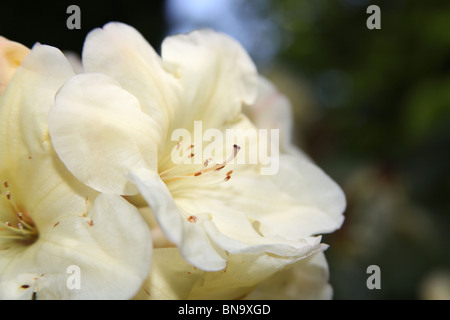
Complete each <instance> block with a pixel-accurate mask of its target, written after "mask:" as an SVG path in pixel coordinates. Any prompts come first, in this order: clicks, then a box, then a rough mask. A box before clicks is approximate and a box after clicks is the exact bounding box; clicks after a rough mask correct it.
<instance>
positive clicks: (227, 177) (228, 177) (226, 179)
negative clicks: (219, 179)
mask: <svg viewBox="0 0 450 320" xmlns="http://www.w3.org/2000/svg"><path fill="white" fill-rule="evenodd" d="M230 179H231V177H230V176H226V177H225V179H223V180H224V181H225V182H227V181H228V180H230Z"/></svg>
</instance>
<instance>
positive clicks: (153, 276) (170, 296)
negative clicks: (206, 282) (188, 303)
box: [134, 248, 205, 300]
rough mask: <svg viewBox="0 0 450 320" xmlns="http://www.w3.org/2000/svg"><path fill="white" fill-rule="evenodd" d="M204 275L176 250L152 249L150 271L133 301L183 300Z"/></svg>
mask: <svg viewBox="0 0 450 320" xmlns="http://www.w3.org/2000/svg"><path fill="white" fill-rule="evenodd" d="M204 273H205V271H202V270H200V269H198V268H196V267H194V266H193V265H191V264H189V263H187V262H186V260H185V259H183V257H182V256H181V254H180V252H179V250H178V249H176V248H158V249H154V250H153V257H152V266H151V271H150V273H149V275H148V277H147V279H146V280H145V281H144V282H143V284H142V287H141V288H140V289H139V291H138V293H137V294H136V296H135V297H134V299H137V300H185V299H187V298H188V296H189V293H190V292H191V290H192V288H193V286H194V285H195V283H196V282H198V281H201V279H202V277H203V276H204Z"/></svg>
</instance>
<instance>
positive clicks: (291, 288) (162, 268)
mask: <svg viewBox="0 0 450 320" xmlns="http://www.w3.org/2000/svg"><path fill="white" fill-rule="evenodd" d="M244 112H245V113H246V114H247V115H248V117H249V118H250V119H251V121H252V122H253V123H255V124H256V125H257V126H258V127H262V128H268V129H269V128H279V129H280V139H281V142H280V149H281V152H283V153H297V154H299V153H301V151H300V150H298V149H297V148H295V146H294V145H293V144H292V142H291V138H292V137H291V127H292V116H291V112H292V111H291V105H290V103H289V101H288V100H287V99H286V97H285V96H284V95H282V94H281V93H280V92H278V90H277V88H276V87H275V86H274V85H273V84H271V83H270V82H269V81H268V80H267V79H265V78H263V77H260V79H259V90H258V97H257V99H256V101H255V103H254V104H253V105H249V106H245V108H244ZM140 211H141V213H142V214H143V216H144V217H146V218H147V222H148V224H149V226H151V228H152V236H153V239H154V241H153V243H154V246H155V250H154V255H153V262H152V270H151V273H150V274H149V277H148V278H147V280H146V281H145V282H144V283H143V285H142V288H141V289H140V290H139V292H138V294H137V295H136V296H135V297H134V298H135V299H183V300H184V299H222V300H223V299H251V300H258V299H261V300H264V299H284V300H287V299H295V300H298V299H307V300H312V299H314V300H316V299H331V298H332V294H333V290H332V287H331V286H330V284H329V283H328V264H327V261H326V259H325V255H324V253H323V252H317V253H314V254H312V255H311V256H310V257H308V258H306V259H302V258H303V257H297V258H295V257H283V258H279V257H276V256H274V255H267V254H265V253H259V254H258V253H253V254H251V253H247V254H244V255H229V256H228V260H227V266H226V268H225V269H224V270H221V271H216V272H206V271H203V270H200V269H198V268H195V267H194V266H192V265H190V264H188V263H187V262H185V261H184V260H183V258H182V257H181V256H180V254H179V252H178V250H176V249H175V248H173V244H172V243H170V242H169V241H168V240H167V238H166V237H165V236H164V234H163V233H162V232H161V230H160V228H159V226H158V224H157V223H156V221H155V219H154V217H153V215H152V213H151V211H150V208H148V207H141V208H140ZM298 260H300V261H298Z"/></svg>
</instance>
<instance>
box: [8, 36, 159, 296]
mask: <svg viewBox="0 0 450 320" xmlns="http://www.w3.org/2000/svg"><path fill="white" fill-rule="evenodd" d="M73 75H74V73H73V70H72V67H71V66H70V64H69V63H68V62H67V60H66V59H65V57H64V56H63V54H62V53H61V52H60V51H59V50H58V49H56V48H53V47H49V46H45V45H39V44H38V45H35V46H34V47H33V49H32V50H31V52H30V53H29V54H28V55H27V57H26V58H25V59H24V60H23V62H22V63H21V65H20V67H18V68H17V70H16V72H15V74H14V76H13V78H12V79H11V80H10V82H9V83H8V86H7V89H6V90H5V92H4V94H3V95H2V96H1V97H0V130H1V132H0V133H1V134H0V148H1V153H0V180H1V181H2V185H1V188H3V189H6V192H4V191H5V190H3V189H2V190H1V200H0V219H1V220H2V222H5V223H6V226H5V224H2V226H1V228H0V297H1V298H2V299H32V298H37V299H101V298H114V299H125V298H130V297H131V296H133V295H134V293H135V292H136V290H137V289H138V288H139V287H140V285H141V282H142V281H143V279H145V277H146V276H147V274H148V272H149V265H150V259H151V250H152V245H151V243H152V242H151V236H150V232H149V229H148V226H147V225H146V223H145V221H144V219H143V218H142V216H141V215H140V214H139V212H138V211H137V209H136V208H135V207H134V206H132V205H130V204H129V203H128V202H127V201H125V200H124V199H123V198H122V197H120V196H118V195H107V194H99V193H98V192H96V191H94V190H93V189H91V188H88V187H87V186H86V185H84V184H82V183H81V182H79V181H78V180H77V179H76V178H75V177H74V176H73V175H72V174H71V173H70V172H69V171H68V170H67V169H66V167H65V166H64V164H63V163H62V162H61V161H60V160H59V158H58V157H57V155H56V153H55V151H54V149H53V146H52V142H51V140H50V136H49V132H48V126H47V116H48V112H49V110H50V108H51V106H52V105H53V104H54V97H55V94H56V92H57V90H59V88H60V87H61V86H62V84H63V83H64V82H65V81H66V80H67V79H68V78H69V77H71V76H73ZM8 225H9V227H8ZM16 226H17V227H16ZM25 228H26V229H27V230H25V231H21V230H22V229H25ZM25 235H28V236H27V237H25ZM70 266H75V267H77V268H79V270H80V271H81V274H80V280H81V287H80V288H71V287H70V286H68V284H67V281H68V278H69V276H70V273H68V272H67V270H68V268H69V267H70Z"/></svg>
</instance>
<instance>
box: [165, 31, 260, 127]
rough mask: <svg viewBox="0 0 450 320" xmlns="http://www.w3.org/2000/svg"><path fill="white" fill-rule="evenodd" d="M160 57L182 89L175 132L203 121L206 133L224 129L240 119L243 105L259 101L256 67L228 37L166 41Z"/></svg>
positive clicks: (198, 34)
mask: <svg viewBox="0 0 450 320" xmlns="http://www.w3.org/2000/svg"><path fill="white" fill-rule="evenodd" d="M161 56H162V58H163V60H164V61H165V62H167V63H169V64H170V66H171V67H172V68H173V69H174V70H175V71H174V72H175V73H176V76H177V78H179V81H180V83H181V85H182V87H183V92H182V100H181V101H180V103H179V104H178V105H177V109H176V110H175V119H174V122H173V125H172V128H173V129H175V128H187V129H190V128H191V126H192V125H193V121H194V120H202V121H203V125H204V128H205V129H206V128H223V126H224V124H226V123H228V122H230V121H232V120H234V119H235V118H236V117H237V116H238V115H239V113H240V111H241V108H242V105H243V104H251V103H253V102H254V100H255V98H256V94H257V82H258V77H257V71H256V68H255V65H254V64H253V62H252V60H251V59H250V57H249V56H248V54H247V53H246V51H245V50H244V49H243V48H242V46H241V45H240V44H239V43H238V42H237V41H236V40H234V39H232V38H230V37H228V36H226V35H225V34H221V33H218V32H214V31H212V30H208V29H203V30H196V31H193V32H191V33H189V34H180V35H175V36H171V37H167V38H166V39H165V40H164V41H163V43H162V46H161Z"/></svg>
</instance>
